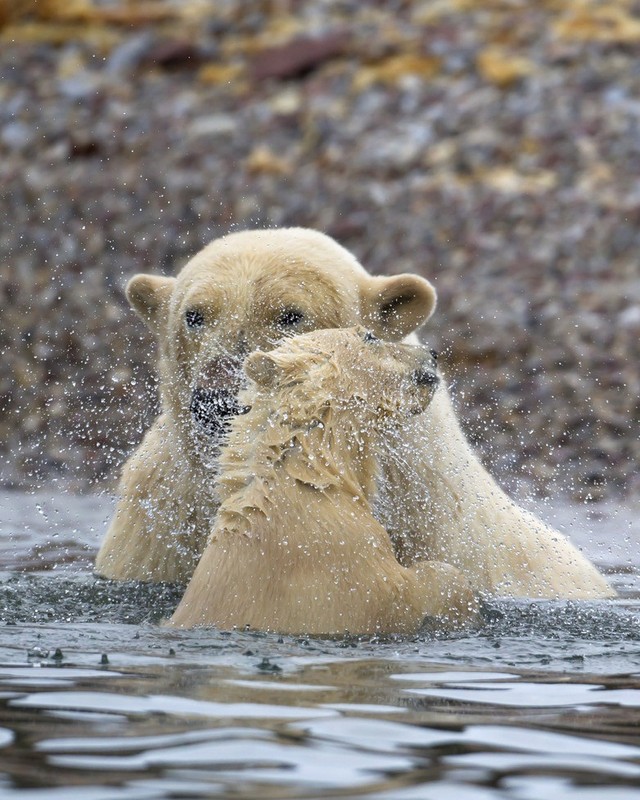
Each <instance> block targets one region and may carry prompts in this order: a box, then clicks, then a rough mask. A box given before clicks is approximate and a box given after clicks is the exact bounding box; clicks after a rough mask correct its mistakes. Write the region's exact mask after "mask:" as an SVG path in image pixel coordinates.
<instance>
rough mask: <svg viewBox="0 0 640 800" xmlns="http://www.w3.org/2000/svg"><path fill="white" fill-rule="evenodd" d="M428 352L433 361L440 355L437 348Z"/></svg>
mask: <svg viewBox="0 0 640 800" xmlns="http://www.w3.org/2000/svg"><path fill="white" fill-rule="evenodd" d="M429 352H430V353H431V358H432V359H433V360H434V361H437V360H438V356H439V355H440V353H438V351H437V350H429Z"/></svg>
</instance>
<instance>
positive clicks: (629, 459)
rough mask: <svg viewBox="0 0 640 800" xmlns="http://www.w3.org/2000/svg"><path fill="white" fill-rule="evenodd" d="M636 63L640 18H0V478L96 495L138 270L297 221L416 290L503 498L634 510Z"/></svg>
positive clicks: (233, 11)
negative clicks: (544, 496)
mask: <svg viewBox="0 0 640 800" xmlns="http://www.w3.org/2000/svg"><path fill="white" fill-rule="evenodd" d="M639 56H640V3H637V2H632V1H631V0H619V1H618V2H615V1H614V0H610V1H609V2H606V3H598V2H595V1H592V0H570V1H569V2H559V0H546V1H545V0H538V2H536V3H532V2H530V1H529V0H482V2H475V0H431V2H429V1H425V2H417V0H416V2H410V1H408V2H400V1H398V2H393V1H392V0H388V1H387V2H371V3H362V2H359V1H358V0H323V1H322V2H320V0H315V1H314V0H308V1H306V0H299V1H296V2H294V1H293V0H291V2H286V1H285V0H280V2H278V0H272V1H271V2H258V1H256V2H249V1H248V0H245V2H242V1H241V0H190V1H189V2H187V1H186V0H173V2H170V1H169V0H166V1H165V0H146V1H145V2H133V0H131V1H130V2H126V0H113V2H98V1H97V0H95V2H90V0H34V1H33V2H28V0H24V1H23V2H20V0H15V2H13V1H12V0H0V223H1V232H0V264H1V265H2V266H1V268H0V297H1V305H0V308H1V317H0V320H1V321H0V353H1V358H0V448H1V451H0V480H1V481H2V482H3V483H4V484H5V485H10V486H22V485H33V484H42V485H51V483H52V482H58V483H59V484H61V485H64V486H66V487H71V488H72V489H83V488H88V487H91V486H95V485H96V484H97V483H101V482H104V481H107V484H106V485H107V486H110V485H111V482H112V481H113V480H114V478H115V476H116V475H117V472H118V466H119V464H120V463H121V462H122V460H123V459H124V458H125V457H126V455H127V454H128V453H129V452H130V451H131V449H132V448H133V447H134V445H135V444H136V442H137V441H138V440H139V438H140V436H141V434H142V431H143V430H144V429H145V428H146V426H147V425H148V423H149V420H150V419H151V417H152V415H153V414H154V413H155V411H156V404H157V400H156V395H155V384H154V377H153V374H154V357H155V353H154V344H153V341H152V340H151V338H150V336H149V335H148V334H147V333H146V331H145V330H144V328H143V326H142V324H141V323H140V322H139V321H138V320H137V318H136V317H135V316H134V315H133V313H132V312H131V311H130V310H129V309H128V307H127V305H126V302H125V299H124V295H123V287H124V284H125V283H126V280H127V278H128V277H130V276H131V275H132V274H134V273H135V272H138V271H153V272H158V273H168V274H170V273H173V272H175V271H177V270H178V269H180V267H181V266H182V265H183V264H184V263H185V261H186V260H187V259H188V258H189V257H190V256H191V255H192V254H193V253H195V252H196V251H197V250H198V249H200V248H201V247H202V245H204V244H205V243H206V242H208V241H209V240H210V239H212V238H213V237H216V236H219V235H221V234H224V233H226V232H228V231H230V230H238V229H244V228H251V227H259V226H268V225H278V226H282V225H303V226H309V227H314V228H318V229H320V230H322V231H325V232H326V233H328V234H330V235H331V236H334V237H335V238H336V239H338V241H340V242H341V243H342V244H343V245H345V246H346V247H347V248H349V249H351V250H352V251H353V252H354V253H355V254H356V255H357V256H358V257H359V258H360V259H361V261H362V262H363V263H364V264H365V265H366V266H367V267H368V268H369V269H370V270H372V271H374V272H384V273H394V272H400V271H407V270H415V271H416V272H419V273H420V274H422V275H425V276H427V277H428V278H430V279H431V280H432V281H433V282H434V283H435V286H436V288H437V290H438V294H439V307H438V310H437V312H436V315H435V316H434V318H433V320H432V322H431V324H430V326H429V328H428V330H427V331H426V333H425V335H426V338H427V339H428V341H429V343H430V344H431V345H432V346H434V347H436V348H438V349H439V350H440V351H441V352H443V354H444V356H445V358H443V361H444V363H445V364H446V369H447V371H448V373H449V375H450V376H451V378H452V380H453V383H454V391H455V395H456V398H457V403H458V407H459V411H460V415H461V418H462V420H463V423H464V426H465V429H466V431H467V433H468V434H469V436H470V437H471V439H472V440H473V441H474V442H475V443H476V445H477V446H478V447H479V448H480V451H481V453H482V455H483V458H484V459H485V461H486V463H487V464H488V465H489V466H490V468H491V469H492V471H493V472H494V473H495V474H496V475H497V476H498V477H499V479H500V480H501V481H502V482H503V483H506V484H507V485H510V486H511V487H513V486H514V485H516V484H517V483H518V482H519V481H525V482H528V483H529V484H530V485H532V486H533V488H534V490H536V491H538V492H539V493H545V492H552V491H554V492H555V491H558V490H559V489H565V490H568V491H570V492H571V493H572V494H573V496H575V497H577V498H581V499H597V498H599V497H602V496H603V495H604V494H611V493H617V492H620V491H622V492H633V491H638V489H640V478H639V473H638V464H639V461H640V437H639V426H638V421H639V418H640V401H639V399H638V398H639V395H640V367H639V360H640V345H639V338H640V263H639V262H640V230H639V222H640V59H639ZM102 485H105V484H104V483H102Z"/></svg>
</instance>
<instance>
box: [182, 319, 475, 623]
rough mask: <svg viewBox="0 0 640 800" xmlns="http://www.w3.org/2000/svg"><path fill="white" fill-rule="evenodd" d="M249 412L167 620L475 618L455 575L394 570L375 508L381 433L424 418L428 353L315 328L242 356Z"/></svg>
mask: <svg viewBox="0 0 640 800" xmlns="http://www.w3.org/2000/svg"><path fill="white" fill-rule="evenodd" d="M245 372H246V374H247V376H248V377H249V378H250V379H251V380H252V381H253V385H252V386H251V387H250V388H249V389H247V390H246V391H245V392H244V394H243V395H241V401H242V403H243V404H244V405H246V406H247V407H249V406H250V411H249V412H248V413H247V414H245V415H242V416H237V417H235V418H234V420H233V422H232V424H231V431H230V435H229V439H228V443H227V445H226V447H224V448H223V451H222V454H221V458H220V470H221V472H220V477H219V480H218V493H219V500H220V503H221V505H220V509H219V512H218V516H217V520H216V523H215V526H214V528H213V531H212V533H211V535H210V537H209V539H208V542H207V545H206V547H205V549H204V552H203V555H202V558H201V559H200V562H199V564H198V566H197V568H196V570H195V572H194V575H193V577H192V579H191V582H190V583H189V586H188V587H187V590H186V593H185V595H184V597H183V599H182V601H181V603H180V605H179V606H178V608H177V609H176V611H175V613H174V615H173V617H172V618H171V620H170V623H169V624H170V625H174V626H182V627H192V626H195V625H215V626H217V627H219V628H223V629H228V628H232V627H236V626H249V627H251V628H255V629H260V630H271V631H277V632H281V633H293V634H299V633H307V634H326V635H331V634H340V633H344V632H345V631H349V632H350V633H353V634H374V633H405V634H407V633H412V632H414V631H417V630H418V629H419V628H420V626H421V624H422V623H423V620H424V618H425V617H431V618H436V621H437V623H439V624H441V625H443V626H445V627H457V626H461V625H463V624H464V623H467V622H470V621H472V620H473V619H474V618H475V616H476V613H477V605H476V600H475V597H474V595H473V593H472V591H471V589H470V587H469V584H468V583H467V581H466V579H465V578H464V577H463V576H462V574H461V573H460V572H459V571H458V570H457V569H455V568H454V567H451V566H449V565H448V564H444V563H441V562H436V561H420V562H419V563H417V564H415V565H413V566H412V567H403V566H401V565H400V564H399V563H398V561H397V560H396V557H395V555H394V551H393V547H392V545H391V541H390V539H389V536H388V534H387V532H386V530H385V529H384V528H383V527H382V526H381V525H380V523H379V522H377V521H376V519H375V518H374V516H373V513H372V506H371V504H372V501H373V498H374V495H375V486H376V481H377V477H378V463H377V457H376V453H377V450H378V444H379V440H380V437H381V436H384V435H385V432H386V431H388V430H390V429H393V428H397V427H399V426H402V425H403V422H406V421H407V420H408V419H410V418H411V417H412V416H414V415H416V414H420V413H422V412H423V411H424V410H425V408H426V407H427V406H428V405H429V403H430V402H431V399H432V397H433V395H434V393H435V390H436V387H437V384H438V376H437V372H436V364H435V359H434V357H433V356H432V355H431V354H430V353H429V351H428V350H427V349H425V348H423V347H416V346H413V345H407V344H396V343H388V342H384V341H382V340H380V339H378V338H377V337H376V336H374V335H373V334H372V333H370V332H369V331H367V330H366V329H365V328H362V327H355V328H348V329H329V330H318V331H315V332H312V333H307V334H302V335H300V336H297V337H294V338H290V339H287V340H285V341H284V343H283V344H281V345H280V346H279V347H278V348H277V349H275V350H273V351H271V352H254V353H252V354H251V355H250V356H248V358H247V359H246V361H245Z"/></svg>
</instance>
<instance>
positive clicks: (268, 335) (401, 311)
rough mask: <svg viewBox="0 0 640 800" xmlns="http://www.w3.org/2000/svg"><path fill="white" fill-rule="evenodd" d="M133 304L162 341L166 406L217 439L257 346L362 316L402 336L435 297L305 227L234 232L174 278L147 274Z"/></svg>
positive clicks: (190, 427) (425, 286) (415, 280)
mask: <svg viewBox="0 0 640 800" xmlns="http://www.w3.org/2000/svg"><path fill="white" fill-rule="evenodd" d="M127 298H128V300H129V303H130V304H131V306H132V307H133V309H134V310H135V311H136V312H137V313H138V315H139V316H140V317H141V318H142V319H143V320H144V322H145V323H146V324H147V325H148V327H149V328H150V329H151V330H152V331H153V332H154V333H155V334H156V336H157V338H158V340H159V346H160V388H161V394H162V402H163V408H164V410H165V412H167V413H169V414H170V415H171V416H172V417H173V418H174V419H175V420H176V421H177V422H178V425H179V427H180V428H181V429H182V430H184V431H188V432H189V434H190V435H191V436H192V437H195V439H196V440H197V439H200V440H202V439H206V440H208V442H209V443H211V442H213V443H214V445H215V442H216V441H217V440H218V439H219V437H220V435H221V433H222V432H223V431H224V430H225V429H226V427H227V424H228V420H229V417H231V416H232V415H234V414H237V413H240V412H242V411H243V410H245V408H244V407H243V405H242V404H241V403H240V402H239V401H238V392H239V390H240V388H241V387H242V385H243V381H244V376H243V372H242V364H243V361H244V359H245V357H246V356H247V354H248V353H250V352H252V351H254V350H271V349H272V348H274V347H275V346H277V345H278V343H279V342H280V341H282V340H283V339H284V338H285V337H287V336H291V335H295V334H300V333H304V332H308V331H312V330H316V329H319V328H337V327H340V328H342V327H348V326H353V325H355V324H359V323H360V324H363V325H365V326H366V327H367V329H368V330H370V331H371V332H372V333H373V334H374V335H375V336H377V337H381V338H384V339H387V340H399V339H402V338H403V337H405V336H407V335H408V334H410V333H412V332H413V331H414V330H416V329H417V328H418V327H420V326H421V325H422V324H423V323H424V322H425V321H426V320H427V319H428V318H429V317H430V315H431V313H432V312H433V310H434V307H435V303H436V294H435V290H434V289H433V287H432V286H431V284H430V283H429V282H428V281H427V280H425V279H424V278H421V277H419V276H417V275H411V274H402V275H393V276H378V277H375V276H372V275H369V273H368V272H367V271H366V270H365V269H364V268H363V267H362V266H361V265H360V264H359V263H358V261H357V260H356V259H355V257H354V256H353V255H352V254H351V253H349V252H348V251H347V250H345V249H344V248H343V247H341V246H340V245H339V244H338V243H337V242H335V241H334V240H333V239H331V238H330V237H328V236H325V235H324V234H321V233H319V232H317V231H312V230H307V229H303V228H288V229H287V228H284V229H274V230H255V231H243V232H237V233H232V234H229V235H227V236H224V237H222V238H220V239H217V240H214V241H213V242H212V243H211V244H209V245H208V246H207V247H205V248H204V249H203V250H201V251H200V252H199V253H198V254H197V255H196V256H195V257H194V258H192V259H191V260H190V261H189V262H188V263H187V265H186V266H185V267H184V268H183V269H182V271H181V272H180V273H179V274H178V275H177V277H175V278H170V277H158V276H154V275H147V274H140V275H136V276H134V277H133V278H132V279H131V280H130V281H129V283H128V285H127Z"/></svg>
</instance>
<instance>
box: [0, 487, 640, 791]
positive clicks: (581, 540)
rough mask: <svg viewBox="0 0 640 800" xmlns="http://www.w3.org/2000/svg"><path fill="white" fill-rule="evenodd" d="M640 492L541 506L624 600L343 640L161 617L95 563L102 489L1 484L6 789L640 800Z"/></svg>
mask: <svg viewBox="0 0 640 800" xmlns="http://www.w3.org/2000/svg"><path fill="white" fill-rule="evenodd" d="M637 511H638V509H637V508H635V507H632V506H627V507H624V508H618V507H615V506H613V505H604V506H603V505H598V506H591V507H589V506H585V507H583V506H580V507H573V506H567V505H562V504H557V505H555V506H550V507H545V508H543V509H542V514H543V515H544V516H545V517H546V518H547V519H548V520H549V521H551V522H553V523H554V524H556V525H560V526H561V527H563V528H564V529H565V530H566V531H567V532H568V533H569V534H570V535H571V537H572V539H574V541H576V542H577V543H578V544H580V545H581V546H583V547H584V548H585V549H586V551H587V552H588V554H589V555H590V556H591V557H592V558H594V560H595V561H596V562H597V563H598V564H599V565H600V566H601V567H602V568H603V569H605V570H606V571H607V572H608V573H609V577H610V578H611V580H612V581H613V583H614V585H615V586H616V588H617V589H618V591H619V592H620V594H621V599H620V600H617V601H613V602H591V603H552V602H534V603H525V602H509V601H501V602H494V603H491V604H489V605H488V606H487V608H486V609H485V612H484V613H485V617H486V625H485V627H484V628H483V629H482V630H481V631H479V632H474V633H467V634H464V635H460V636H455V637H446V638H428V637H414V638H412V639H409V640H407V639H398V640H394V639H385V640H382V641H377V640H367V641H357V640H347V641H345V640H335V641H332V640H323V639H309V640H307V639H301V638H297V637H278V636H273V635H264V634H256V633H249V632H238V633H233V634H222V633H218V632H215V631H203V630H199V631H174V630H169V629H165V628H162V627H161V626H160V625H159V624H158V622H159V621H160V620H161V619H162V618H163V617H166V616H168V615H169V614H170V613H171V610H172V609H173V608H174V607H175V605H176V603H177V601H178V598H179V591H178V590H176V589H175V588H174V587H169V586H160V587H145V586H139V585H135V584H114V583H111V582H108V581H99V580H95V579H94V578H93V576H92V575H91V571H90V568H91V562H92V555H93V553H94V552H95V548H96V545H97V543H98V541H99V539H100V537H101V536H102V532H103V529H104V524H105V521H106V520H107V519H108V517H109V514H110V512H111V506H110V503H109V502H108V501H107V500H106V499H102V498H98V497H84V498H78V497H68V496H58V497H54V498H51V497H50V496H46V495H42V496H33V495H18V494H11V493H4V494H0V571H1V572H0V577H1V580H0V797H1V798H14V797H15V798H20V800H28V799H29V798H47V800H49V799H50V798H57V797H60V798H64V800H73V798H76V797H77V798H82V799H83V800H84V799H85V798H86V800H102V799H103V798H104V799H105V800H110V799H111V798H123V799H124V798H127V799H128V798H131V799H132V800H133V799H134V798H135V799H136V800H138V798H140V799H144V798H174V797H176V798H177V797H179V798H205V797H230V798H252V800H253V798H321V797H332V798H334V797H350V798H377V799H378V800H383V799H384V800H392V799H393V800H413V799H414V798H415V799H418V798H419V799H420V800H489V799H494V798H514V799H516V800H547V798H553V800H574V799H575V800H578V799H579V800H590V799H591V798H593V800H600V798H606V800H623V799H624V800H627V798H629V800H631V798H633V799H634V800H637V799H638V798H640V737H639V736H638V726H639V724H640V570H639V568H638V565H639V564H640V553H639V552H638V544H637V542H638V533H639V532H640V531H639V527H640V525H639V523H638V520H639V519H640V515H639V514H638V513H637Z"/></svg>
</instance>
